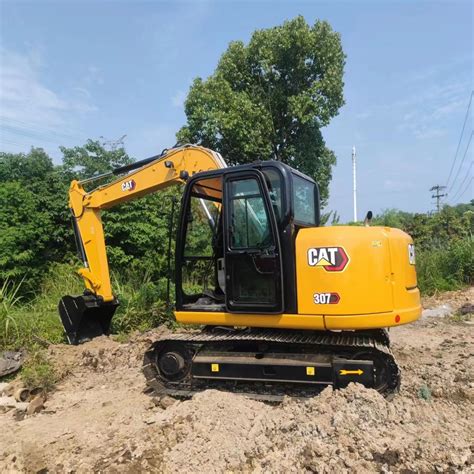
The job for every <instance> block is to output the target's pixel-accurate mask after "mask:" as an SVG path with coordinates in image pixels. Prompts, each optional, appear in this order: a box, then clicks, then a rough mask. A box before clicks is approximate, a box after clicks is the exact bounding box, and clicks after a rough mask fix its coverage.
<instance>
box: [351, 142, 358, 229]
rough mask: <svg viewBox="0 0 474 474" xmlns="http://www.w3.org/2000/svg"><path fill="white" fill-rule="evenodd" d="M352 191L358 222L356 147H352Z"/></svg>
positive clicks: (355, 217)
mask: <svg viewBox="0 0 474 474" xmlns="http://www.w3.org/2000/svg"><path fill="white" fill-rule="evenodd" d="M352 191H353V194H354V222H357V179H356V147H355V146H353V147H352Z"/></svg>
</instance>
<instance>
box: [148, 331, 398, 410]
mask: <svg viewBox="0 0 474 474" xmlns="http://www.w3.org/2000/svg"><path fill="white" fill-rule="evenodd" d="M262 345H264V346H265V347H266V348H267V349H270V350H273V351H275V352H293V353H295V352H300V353H306V354H308V353H311V354H330V355H332V356H335V357H342V358H346V359H361V360H370V361H373V363H374V368H375V386H374V388H375V389H376V390H378V391H379V392H381V393H383V394H384V395H390V394H393V393H394V392H396V391H397V390H398V388H399V385H400V372H399V369H398V366H397V364H396V362H395V359H394V357H393V355H392V353H391V351H390V348H389V339H388V335H387V333H386V332H385V331H383V330H373V331H356V332H354V331H345V332H330V331H297V330H276V329H261V328H247V329H243V330H242V329H240V330H237V329H230V328H221V327H207V328H205V329H204V330H203V331H202V332H199V333H192V332H188V333H175V334H171V335H169V336H166V337H162V338H158V339H157V340H156V341H154V342H153V343H152V345H151V347H150V348H149V349H148V351H147V352H146V353H145V356H144V363H143V372H144V374H145V377H146V380H147V384H148V385H149V386H150V387H151V388H152V389H153V390H154V392H155V393H156V394H157V395H170V396H175V397H182V398H189V397H191V396H192V395H193V394H195V393H196V392H199V391H202V390H205V389H208V388H215V389H219V390H225V391H229V392H236V393H243V394H245V395H247V396H251V397H253V398H257V399H261V400H268V401H278V400H281V399H282V397H283V396H285V395H288V396H296V397H310V396H313V395H316V394H318V393H319V392H320V391H321V390H322V389H323V388H324V386H314V387H313V386H302V385H301V384H294V383H287V382H285V383H275V382H242V381H234V380H231V381H229V380H226V381H223V380H199V379H195V378H193V377H192V375H191V366H192V360H193V357H194V355H195V354H197V353H198V352H199V351H202V350H204V349H209V348H210V349H212V350H219V351H233V350H235V348H236V347H241V346H243V347H249V346H254V347H259V346H262ZM169 350H173V351H177V352H179V353H180V354H181V355H182V356H183V358H184V359H185V361H186V362H185V366H184V367H183V369H182V370H181V371H180V373H179V374H176V375H175V376H174V377H169V376H165V374H163V373H162V372H161V371H160V369H159V364H158V358H159V356H160V354H162V353H163V352H165V351H169Z"/></svg>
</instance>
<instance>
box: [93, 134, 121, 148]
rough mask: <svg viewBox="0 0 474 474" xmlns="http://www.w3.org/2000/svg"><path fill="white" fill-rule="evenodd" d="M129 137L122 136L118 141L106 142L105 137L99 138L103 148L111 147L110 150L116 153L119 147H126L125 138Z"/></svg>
mask: <svg viewBox="0 0 474 474" xmlns="http://www.w3.org/2000/svg"><path fill="white" fill-rule="evenodd" d="M126 137H127V135H122V136H121V137H120V138H118V139H117V140H106V139H105V137H103V136H102V135H101V136H100V137H99V138H101V139H102V146H103V147H107V146H108V147H109V148H110V151H115V150H117V148H118V147H119V146H122V147H123V145H124V140H125V138H126Z"/></svg>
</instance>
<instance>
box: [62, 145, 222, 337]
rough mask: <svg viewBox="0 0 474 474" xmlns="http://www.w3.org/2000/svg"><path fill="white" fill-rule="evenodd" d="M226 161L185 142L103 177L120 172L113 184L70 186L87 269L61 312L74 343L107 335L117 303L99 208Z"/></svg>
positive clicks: (179, 181) (78, 241) (78, 239)
mask: <svg viewBox="0 0 474 474" xmlns="http://www.w3.org/2000/svg"><path fill="white" fill-rule="evenodd" d="M225 167H226V163H225V161H224V160H223V159H222V157H221V156H220V155H219V153H216V152H214V151H211V150H208V149H206V148H203V147H199V146H194V145H186V146H182V147H178V148H173V149H170V150H166V151H165V152H164V153H162V154H161V155H159V156H156V157H152V158H148V159H146V160H143V161H141V162H138V163H133V164H131V165H127V166H124V167H121V168H118V169H117V170H114V171H113V172H111V173H109V174H106V175H102V176H100V177H105V176H108V175H110V174H121V176H120V177H119V178H117V179H116V180H114V181H112V182H111V183H109V184H106V185H103V186H100V187H98V188H96V189H94V190H92V191H86V190H85V189H84V187H83V186H84V184H87V183H88V182H90V181H91V179H87V180H84V181H82V182H81V181H77V180H74V181H72V183H71V186H70V189H69V208H70V210H71V214H72V221H73V228H74V233H75V237H76V244H77V247H78V251H79V255H80V257H81V259H82V261H83V265H84V266H83V267H82V268H80V269H79V270H78V273H79V274H80V275H81V276H82V278H83V279H84V284H85V286H86V291H85V293H84V295H80V296H69V295H68V296H64V297H63V298H62V299H61V301H60V303H59V313H60V317H61V320H62V323H63V325H64V328H65V330H66V335H67V337H68V340H69V342H70V343H72V344H77V343H80V342H81V341H84V340H87V339H91V338H93V337H96V336H98V335H101V334H108V333H109V328H110V322H111V319H112V317H113V315H114V312H115V309H116V308H117V306H118V301H117V299H116V298H115V296H114V295H113V292H112V286H111V282H110V273H109V264H108V261H107V250H106V245H105V238H104V229H103V226H102V219H101V211H102V210H104V209H109V208H111V207H114V206H117V205H119V204H121V203H125V202H128V201H131V200H133V199H137V198H140V197H142V196H146V195H148V194H151V193H154V192H157V191H160V190H164V189H166V188H168V187H170V186H173V185H179V184H184V183H186V181H187V179H188V178H189V177H191V176H193V175H194V174H196V173H199V172H202V171H210V170H215V169H220V168H225Z"/></svg>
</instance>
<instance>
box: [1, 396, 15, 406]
mask: <svg viewBox="0 0 474 474" xmlns="http://www.w3.org/2000/svg"><path fill="white" fill-rule="evenodd" d="M16 403H17V402H16V400H15V399H14V398H13V397H5V396H4V397H0V406H2V407H10V408H14V407H15V405H16Z"/></svg>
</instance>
